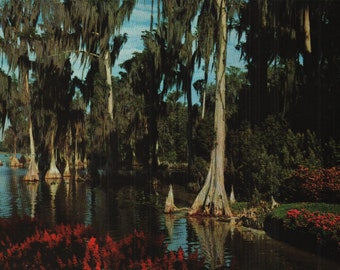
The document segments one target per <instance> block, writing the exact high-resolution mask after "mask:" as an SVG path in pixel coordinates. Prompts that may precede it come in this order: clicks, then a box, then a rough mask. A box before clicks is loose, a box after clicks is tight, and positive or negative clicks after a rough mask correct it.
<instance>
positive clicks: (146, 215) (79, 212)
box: [0, 166, 340, 270]
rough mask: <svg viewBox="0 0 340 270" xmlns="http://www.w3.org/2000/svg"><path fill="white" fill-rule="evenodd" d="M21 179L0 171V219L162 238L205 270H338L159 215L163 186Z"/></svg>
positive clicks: (224, 230) (240, 234) (253, 239)
mask: <svg viewBox="0 0 340 270" xmlns="http://www.w3.org/2000/svg"><path fill="white" fill-rule="evenodd" d="M24 175H25V170H24V169H12V168H9V167H6V166H3V167H0V218H4V217H5V218H8V217H16V216H25V215H26V216H34V217H37V218H38V219H39V220H41V221H42V222H43V223H45V224H46V225H47V226H54V225H55V224H59V223H83V224H85V225H92V226H93V227H94V229H96V230H97V231H98V232H100V233H102V234H106V233H109V234H110V235H111V236H112V237H113V239H115V240H118V239H121V238H123V237H124V236H126V235H127V234H130V233H132V232H133V231H134V230H135V229H136V230H138V231H144V232H145V233H148V234H163V235H164V236H165V242H166V244H167V248H168V249H169V250H177V249H178V248H179V247H181V248H182V249H183V250H184V252H185V253H186V254H188V253H189V252H190V253H191V252H195V251H196V250H197V252H198V253H199V254H200V255H202V256H204V257H205V261H206V266H207V268H208V269H264V270H266V269H268V270H269V269H284V270H287V269H311V270H314V269H315V270H319V269H332V270H333V269H340V267H339V265H338V264H337V263H336V262H334V261H331V260H327V259H325V258H322V257H319V256H315V255H312V254H310V253H307V252H303V251H301V250H299V249H297V248H294V247H292V246H290V245H287V244H285V243H282V242H278V241H275V240H273V239H271V238H270V237H268V236H267V235H265V234H264V233H263V232H259V231H254V230H249V229H244V228H239V227H236V228H235V227H233V226H231V225H230V224H229V223H225V222H221V221H218V220H216V219H205V218H193V217H190V218H189V217H188V216H187V215H186V213H185V212H183V213H178V214H174V215H165V214H164V213H163V210H164V202H165V196H166V190H167V189H168V187H167V186H166V187H164V190H165V192H160V194H159V196H157V195H156V194H155V193H154V192H151V191H150V188H149V187H147V186H145V185H140V184H138V183H136V184H133V185H126V186H120V187H116V188H114V189H112V190H107V191H104V190H101V189H100V188H92V187H90V186H89V185H87V184H86V183H84V182H80V181H76V180H75V179H74V178H66V179H62V180H53V181H40V182H36V183H27V182H24V181H23V179H22V178H23V176H24ZM174 189H175V192H176V193H175V194H176V199H177V198H178V200H179V202H180V203H181V199H183V198H184V196H188V195H190V194H183V196H182V194H180V193H179V192H180V190H181V188H179V187H176V186H175V187H174ZM183 192H185V191H183ZM163 193H164V194H165V195H163ZM176 199H175V200H176Z"/></svg>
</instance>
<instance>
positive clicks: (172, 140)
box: [158, 91, 188, 163]
mask: <svg viewBox="0 0 340 270" xmlns="http://www.w3.org/2000/svg"><path fill="white" fill-rule="evenodd" d="M180 97H181V94H180V93H179V92H177V91H175V92H172V93H169V94H168V96H167V105H166V115H165V116H164V117H161V118H160V120H159V123H158V132H159V146H160V147H159V158H160V160H161V161H162V162H169V163H176V162H186V161H187V141H186V130H187V119H188V114H187V108H186V106H185V105H184V104H183V103H182V102H180V101H179V98H180Z"/></svg>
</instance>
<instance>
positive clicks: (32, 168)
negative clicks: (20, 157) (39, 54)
mask: <svg viewBox="0 0 340 270" xmlns="http://www.w3.org/2000/svg"><path fill="white" fill-rule="evenodd" d="M25 91H26V95H27V106H31V105H30V100H31V98H30V97H31V95H30V92H29V86H28V74H27V73H26V75H25ZM28 122H29V124H28V134H29V138H30V152H31V153H30V154H31V159H30V164H29V165H28V170H27V173H26V175H25V176H24V180H25V181H38V180H39V169H38V165H37V163H36V161H35V146H34V137H33V125H32V115H31V108H30V107H29V116H28Z"/></svg>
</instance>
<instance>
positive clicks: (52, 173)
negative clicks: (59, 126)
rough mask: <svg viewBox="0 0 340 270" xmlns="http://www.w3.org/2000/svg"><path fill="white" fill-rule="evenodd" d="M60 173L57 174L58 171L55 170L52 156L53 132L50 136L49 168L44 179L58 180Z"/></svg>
mask: <svg viewBox="0 0 340 270" xmlns="http://www.w3.org/2000/svg"><path fill="white" fill-rule="evenodd" d="M60 178H61V173H60V172H59V169H58V168H57V165H56V162H55V156H54V131H52V134H51V162H50V168H49V169H48V171H47V172H46V174H45V179H60Z"/></svg>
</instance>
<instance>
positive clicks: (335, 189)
mask: <svg viewBox="0 0 340 270" xmlns="http://www.w3.org/2000/svg"><path fill="white" fill-rule="evenodd" d="M291 180H292V181H291V182H294V185H295V188H294V190H291V191H292V192H293V193H294V192H295V193H296V196H295V197H296V198H295V199H300V200H307V201H312V202H319V201H323V202H333V203H334V202H339V201H340V168H339V167H332V168H327V169H325V168H322V169H314V170H311V169H309V168H307V167H304V166H299V168H298V169H297V170H296V172H295V173H294V175H293V177H292V179H291ZM287 184H289V183H288V182H287ZM290 184H292V183H290Z"/></svg>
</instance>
